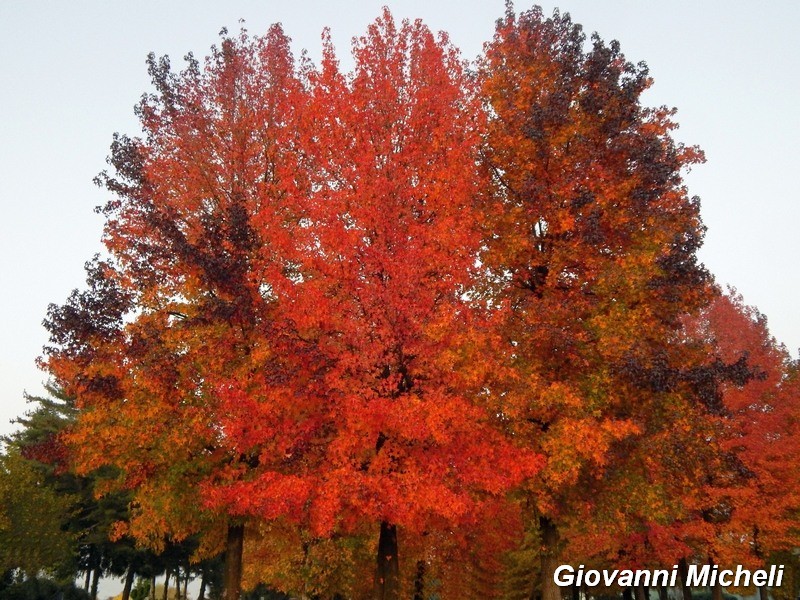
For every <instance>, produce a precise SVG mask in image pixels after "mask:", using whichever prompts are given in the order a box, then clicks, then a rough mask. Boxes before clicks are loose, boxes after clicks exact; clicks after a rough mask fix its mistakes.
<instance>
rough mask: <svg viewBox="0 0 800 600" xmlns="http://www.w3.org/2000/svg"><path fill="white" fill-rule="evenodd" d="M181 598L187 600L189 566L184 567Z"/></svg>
mask: <svg viewBox="0 0 800 600" xmlns="http://www.w3.org/2000/svg"><path fill="white" fill-rule="evenodd" d="M183 600H189V567H188V566H187V567H186V571H184V578H183Z"/></svg>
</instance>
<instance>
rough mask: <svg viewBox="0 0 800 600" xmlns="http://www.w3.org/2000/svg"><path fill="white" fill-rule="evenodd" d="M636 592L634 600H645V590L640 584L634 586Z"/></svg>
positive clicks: (646, 594)
mask: <svg viewBox="0 0 800 600" xmlns="http://www.w3.org/2000/svg"><path fill="white" fill-rule="evenodd" d="M634 591H635V592H636V600H647V596H648V593H647V588H646V587H645V586H643V585H642V584H641V583H640V584H639V585H637V586H636V589H635V590H634Z"/></svg>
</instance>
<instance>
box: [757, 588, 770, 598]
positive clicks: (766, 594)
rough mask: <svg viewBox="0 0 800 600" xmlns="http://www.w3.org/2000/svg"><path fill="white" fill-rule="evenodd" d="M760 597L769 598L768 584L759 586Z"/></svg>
mask: <svg viewBox="0 0 800 600" xmlns="http://www.w3.org/2000/svg"><path fill="white" fill-rule="evenodd" d="M758 598H759V600H769V592H768V591H767V588H766V586H761V587H760V588H758Z"/></svg>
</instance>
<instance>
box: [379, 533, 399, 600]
mask: <svg viewBox="0 0 800 600" xmlns="http://www.w3.org/2000/svg"><path fill="white" fill-rule="evenodd" d="M399 598H400V561H399V559H398V556H397V526H396V525H392V524H391V523H387V522H386V521H382V522H381V534H380V537H379V538H378V560H377V564H376V571H375V600H399Z"/></svg>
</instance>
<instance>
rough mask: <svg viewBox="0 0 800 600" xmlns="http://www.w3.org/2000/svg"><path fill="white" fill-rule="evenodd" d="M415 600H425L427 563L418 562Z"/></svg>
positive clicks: (415, 578)
mask: <svg viewBox="0 0 800 600" xmlns="http://www.w3.org/2000/svg"><path fill="white" fill-rule="evenodd" d="M414 600H425V561H424V560H418V561H417V574H416V575H415V576H414Z"/></svg>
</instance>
